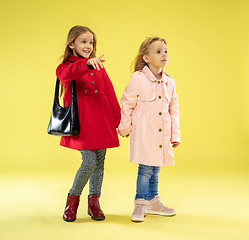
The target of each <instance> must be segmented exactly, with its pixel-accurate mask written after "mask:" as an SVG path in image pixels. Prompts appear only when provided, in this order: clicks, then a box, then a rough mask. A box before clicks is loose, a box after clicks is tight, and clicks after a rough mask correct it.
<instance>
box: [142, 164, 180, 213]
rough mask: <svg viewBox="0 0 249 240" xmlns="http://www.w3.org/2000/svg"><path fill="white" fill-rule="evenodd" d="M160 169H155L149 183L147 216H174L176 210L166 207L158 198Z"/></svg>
mask: <svg viewBox="0 0 249 240" xmlns="http://www.w3.org/2000/svg"><path fill="white" fill-rule="evenodd" d="M159 171H160V167H154V168H153V174H152V176H151V178H150V183H149V194H148V200H149V201H148V206H147V210H146V213H147V214H158V215H163V216H174V215H175V210H174V209H171V208H168V207H166V206H164V205H163V204H162V203H161V199H160V197H159V196H158V174H159Z"/></svg>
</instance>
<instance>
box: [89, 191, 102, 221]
mask: <svg viewBox="0 0 249 240" xmlns="http://www.w3.org/2000/svg"><path fill="white" fill-rule="evenodd" d="M88 214H89V215H90V216H91V217H92V219H93V220H104V219H105V215H104V213H103V212H102V210H101V208H100V205H99V196H98V195H91V196H89V197H88Z"/></svg>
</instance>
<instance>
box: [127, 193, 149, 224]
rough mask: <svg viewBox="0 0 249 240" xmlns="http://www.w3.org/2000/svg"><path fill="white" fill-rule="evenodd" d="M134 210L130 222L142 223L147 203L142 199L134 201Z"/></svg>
mask: <svg viewBox="0 0 249 240" xmlns="http://www.w3.org/2000/svg"><path fill="white" fill-rule="evenodd" d="M134 203H135V208H134V212H133V213H132V216H131V221H133V222H143V221H144V215H145V209H146V206H147V203H148V201H146V200H145V199H143V198H139V199H137V200H135V202H134Z"/></svg>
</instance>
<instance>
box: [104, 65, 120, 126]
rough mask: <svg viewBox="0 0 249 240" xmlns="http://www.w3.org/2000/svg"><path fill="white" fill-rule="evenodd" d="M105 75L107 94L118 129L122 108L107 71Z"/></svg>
mask: <svg viewBox="0 0 249 240" xmlns="http://www.w3.org/2000/svg"><path fill="white" fill-rule="evenodd" d="M103 73H104V83H105V94H106V97H107V99H108V101H109V104H110V106H111V108H112V112H113V115H114V119H115V124H116V127H118V125H119V123H120V118H121V113H120V111H121V110H120V106H119V103H118V99H117V97H116V94H115V91H114V88H113V85H112V82H111V80H110V78H109V76H108V74H107V73H106V71H105V69H103Z"/></svg>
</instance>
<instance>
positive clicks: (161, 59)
mask: <svg viewBox="0 0 249 240" xmlns="http://www.w3.org/2000/svg"><path fill="white" fill-rule="evenodd" d="M148 50H149V51H148V54H146V55H144V56H143V60H144V61H145V62H146V63H147V64H148V65H149V67H150V68H151V67H153V68H155V69H161V68H164V67H165V66H166V65H167V62H168V49H167V46H166V44H165V43H164V42H162V41H155V42H153V43H151V44H150V46H149V49H148Z"/></svg>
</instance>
